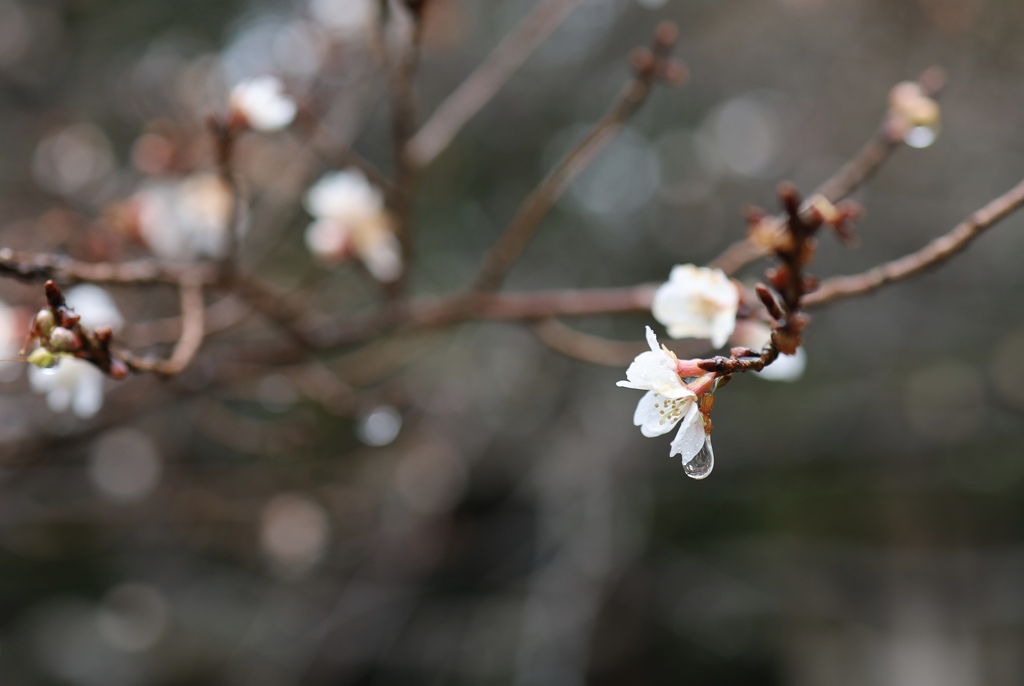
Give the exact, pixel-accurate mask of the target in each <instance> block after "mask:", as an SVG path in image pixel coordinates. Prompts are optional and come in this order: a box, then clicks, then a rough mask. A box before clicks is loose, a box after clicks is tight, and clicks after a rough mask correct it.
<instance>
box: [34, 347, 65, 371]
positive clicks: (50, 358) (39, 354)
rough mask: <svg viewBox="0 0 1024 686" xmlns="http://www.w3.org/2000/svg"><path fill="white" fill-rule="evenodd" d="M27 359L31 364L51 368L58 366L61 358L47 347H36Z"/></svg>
mask: <svg viewBox="0 0 1024 686" xmlns="http://www.w3.org/2000/svg"><path fill="white" fill-rule="evenodd" d="M27 360H28V363H29V364H32V365H35V366H37V367H39V368H41V369H51V368H53V367H56V366H57V362H58V361H59V360H60V358H59V357H57V356H56V355H54V354H53V353H51V352H50V351H49V350H47V349H46V348H36V349H35V350H33V351H32V352H31V353H30V354H29V356H28V358H27Z"/></svg>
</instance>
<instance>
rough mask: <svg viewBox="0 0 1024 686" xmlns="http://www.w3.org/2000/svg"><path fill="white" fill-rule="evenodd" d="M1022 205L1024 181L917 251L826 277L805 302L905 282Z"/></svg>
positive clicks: (809, 303)
mask: <svg viewBox="0 0 1024 686" xmlns="http://www.w3.org/2000/svg"><path fill="white" fill-rule="evenodd" d="M1022 205H1024V181H1022V182H1021V183H1019V184H1017V185H1016V186H1014V187H1013V188H1011V189H1010V190H1009V191H1007V192H1006V193H1005V194H1003V195H1001V196H999V197H998V198H996V199H995V200H992V201H991V202H989V203H988V204H987V205H985V206H984V207H982V208H981V209H979V210H977V211H976V212H974V213H973V214H972V215H971V216H970V217H968V218H967V219H965V220H964V221H963V222H961V223H960V224H958V225H957V226H956V227H954V228H953V230H952V231H950V232H949V233H947V234H945V235H943V236H940V237H938V238H936V239H935V240H933V241H932V242H930V243H928V244H927V245H925V246H924V247H923V248H921V249H920V250H918V251H916V252H913V253H910V254H909V255H904V256H903V257H901V258H899V259H896V260H893V261H891V262H886V263H885V264H881V265H879V266H877V267H874V268H873V269H869V270H867V271H866V272H863V273H861V274H854V275H851V276H837V277H833V278H831V279H826V280H825V281H823V282H822V283H821V285H820V287H819V288H818V290H816V291H814V292H813V293H810V294H809V295H807V296H806V297H805V298H804V305H805V306H806V307H820V306H822V305H826V304H828V303H831V302H834V301H836V300H841V299H843V298H849V297H852V296H855V295H863V294H865V293H870V292H871V291H874V290H877V289H879V288H881V287H882V286H884V285H886V284H889V283H893V282H896V281H902V280H904V279H907V278H910V277H911V276H915V275H917V274H920V273H921V272H923V271H925V270H926V269H930V268H932V267H934V266H936V265H939V264H942V263H943V262H945V261H946V260H948V259H949V258H950V257H952V256H953V255H955V254H957V253H958V252H960V251H961V250H964V249H965V248H966V247H967V246H968V245H970V243H971V241H973V240H974V239H975V238H977V237H978V236H980V235H981V234H982V233H984V232H985V231H986V230H987V229H989V228H991V227H992V226H994V225H995V224H996V223H998V222H999V221H1000V220H1001V219H1004V218H1005V217H1007V216H1009V215H1010V214H1012V213H1013V212H1014V211H1016V210H1017V209H1019V208H1020V207H1021V206H1022Z"/></svg>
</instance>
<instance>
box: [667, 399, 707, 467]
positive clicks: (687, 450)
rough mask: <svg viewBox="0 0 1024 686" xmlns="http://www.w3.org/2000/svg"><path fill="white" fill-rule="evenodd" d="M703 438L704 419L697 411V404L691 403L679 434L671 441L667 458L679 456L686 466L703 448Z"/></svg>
mask: <svg viewBox="0 0 1024 686" xmlns="http://www.w3.org/2000/svg"><path fill="white" fill-rule="evenodd" d="M704 437H705V433H704V417H703V416H702V415H701V413H700V410H698V409H697V403H693V404H692V405H691V406H690V409H689V410H687V412H686V416H685V417H683V421H682V425H681V426H680V427H679V433H677V434H676V437H675V438H673V439H672V446H671V451H670V452H669V454H668V455H669V457H672V456H674V455H681V456H682V460H683V464H686V463H687V462H689V461H690V460H692V459H693V457H694V455H696V454H697V453H699V452H700V449H701V448H703V447H704Z"/></svg>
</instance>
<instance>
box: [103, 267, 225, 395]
mask: <svg viewBox="0 0 1024 686" xmlns="http://www.w3.org/2000/svg"><path fill="white" fill-rule="evenodd" d="M180 295H181V338H179V339H178V342H177V344H176V345H175V346H174V350H173V351H172V352H171V356H170V358H168V359H166V360H151V359H148V358H136V357H134V356H132V355H124V354H123V355H122V358H124V360H125V362H126V363H127V364H128V367H129V368H130V369H132V370H133V371H136V372H153V373H155V374H159V375H160V376H174V375H175V374H180V373H181V372H182V371H183V370H184V369H185V368H186V367H187V366H188V365H189V364H190V363H191V362H192V359H193V358H194V357H195V356H196V353H198V352H199V347H200V346H201V345H202V344H203V336H204V332H205V325H206V317H205V315H206V312H205V304H204V302H203V287H202V285H201V284H200V283H199V282H198V281H197V280H195V279H190V278H185V279H183V280H182V282H181V288H180Z"/></svg>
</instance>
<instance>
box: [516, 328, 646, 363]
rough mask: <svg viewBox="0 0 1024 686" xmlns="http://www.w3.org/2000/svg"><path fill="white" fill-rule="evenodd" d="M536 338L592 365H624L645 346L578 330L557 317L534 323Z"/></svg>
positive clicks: (554, 348)
mask: <svg viewBox="0 0 1024 686" xmlns="http://www.w3.org/2000/svg"><path fill="white" fill-rule="evenodd" d="M533 332H534V333H535V334H537V338H539V339H540V340H541V342H543V343H544V344H545V345H546V346H548V347H549V348H551V349H552V350H556V351H558V352H560V353H562V354H563V355H565V356H567V357H572V358H575V359H577V360H583V361H584V362H590V363H591V364H600V365H605V366H608V367H625V366H626V365H628V364H629V363H630V362H632V361H633V358H634V357H636V356H637V355H639V354H640V353H641V352H643V351H644V350H645V349H646V346H645V345H642V344H640V343H637V342H636V341H628V342H626V341H613V340H609V339H607V338H602V337H600V336H594V335H591V334H587V333H583V332H582V331H577V330H575V329H573V328H571V327H569V326H566V325H565V324H564V323H562V322H560V321H558V320H557V319H547V320H545V321H542V322H540V323H538V324H535V325H534V326H533Z"/></svg>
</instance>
